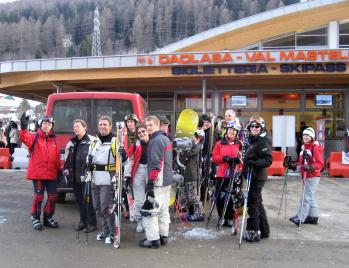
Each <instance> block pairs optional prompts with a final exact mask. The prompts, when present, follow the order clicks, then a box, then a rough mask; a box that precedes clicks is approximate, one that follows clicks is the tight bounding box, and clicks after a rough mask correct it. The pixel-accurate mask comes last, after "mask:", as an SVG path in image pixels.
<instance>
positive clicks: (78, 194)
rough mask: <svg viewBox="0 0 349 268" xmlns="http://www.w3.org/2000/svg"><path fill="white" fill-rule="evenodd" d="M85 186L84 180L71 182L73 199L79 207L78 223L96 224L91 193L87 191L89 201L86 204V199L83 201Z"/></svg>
mask: <svg viewBox="0 0 349 268" xmlns="http://www.w3.org/2000/svg"><path fill="white" fill-rule="evenodd" d="M85 187H86V183H85V182H82V183H74V184H73V190H74V196H75V200H76V203H77V204H78V207H79V213H80V223H83V224H84V225H87V224H90V225H93V226H96V225H97V220H96V213H95V210H94V208H93V202H92V193H88V194H89V195H90V198H89V203H88V204H86V201H84V192H85Z"/></svg>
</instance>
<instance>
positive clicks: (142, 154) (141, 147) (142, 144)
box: [124, 124, 149, 233]
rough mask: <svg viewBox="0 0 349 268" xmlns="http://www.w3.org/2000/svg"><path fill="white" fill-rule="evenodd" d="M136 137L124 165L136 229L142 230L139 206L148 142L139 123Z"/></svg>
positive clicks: (146, 134)
mask: <svg viewBox="0 0 349 268" xmlns="http://www.w3.org/2000/svg"><path fill="white" fill-rule="evenodd" d="M136 133H137V136H138V139H137V140H136V141H135V142H134V143H132V144H131V146H130V149H129V152H130V155H129V158H128V162H127V164H126V166H125V174H124V176H125V178H126V179H127V181H128V182H129V183H132V188H133V198H134V201H133V202H134V203H133V209H134V216H135V220H136V221H137V227H136V231H137V232H138V233H141V232H143V231H144V228H143V224H142V216H141V208H142V206H143V204H144V201H145V185H146V183H147V181H148V173H147V163H148V161H147V157H148V155H147V152H148V143H149V134H148V132H147V127H146V126H145V125H144V124H140V125H138V126H137V128H136Z"/></svg>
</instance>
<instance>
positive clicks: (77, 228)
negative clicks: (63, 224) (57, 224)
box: [74, 222, 87, 232]
mask: <svg viewBox="0 0 349 268" xmlns="http://www.w3.org/2000/svg"><path fill="white" fill-rule="evenodd" d="M86 227H87V225H86V224H85V223H83V222H80V223H79V224H78V225H77V226H76V227H75V228H74V230H75V231H77V232H79V231H82V230H83V229H85V228H86Z"/></svg>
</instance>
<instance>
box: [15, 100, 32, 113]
mask: <svg viewBox="0 0 349 268" xmlns="http://www.w3.org/2000/svg"><path fill="white" fill-rule="evenodd" d="M30 109H31V107H30V104H29V102H28V101H27V100H26V99H23V100H22V101H21V102H20V104H19V105H18V108H17V117H18V118H20V117H21V115H22V114H23V113H24V112H26V111H28V110H30Z"/></svg>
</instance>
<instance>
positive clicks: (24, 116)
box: [21, 112, 29, 130]
mask: <svg viewBox="0 0 349 268" xmlns="http://www.w3.org/2000/svg"><path fill="white" fill-rule="evenodd" d="M28 125H29V116H27V114H26V113H25V112H24V113H23V114H22V116H21V129H23V130H24V129H27V128H28Z"/></svg>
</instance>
